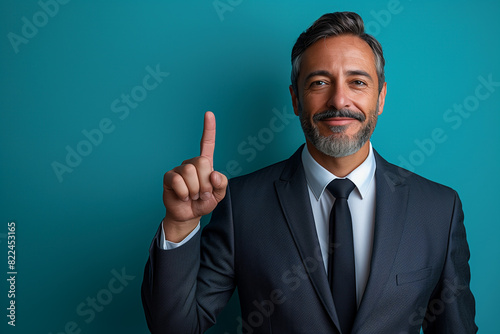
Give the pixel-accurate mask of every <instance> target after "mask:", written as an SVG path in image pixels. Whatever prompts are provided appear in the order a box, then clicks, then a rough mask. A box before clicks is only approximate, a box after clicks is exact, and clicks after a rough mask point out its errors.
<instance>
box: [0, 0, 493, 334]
mask: <svg viewBox="0 0 500 334" xmlns="http://www.w3.org/2000/svg"><path fill="white" fill-rule="evenodd" d="M44 1H46V2H44ZM60 1H61V2H63V1H62V0H60ZM66 2H67V3H65V4H60V5H59V6H58V8H56V7H55V6H53V5H52V6H48V7H47V6H45V7H46V11H47V12H49V14H50V15H48V14H43V12H42V10H43V9H42V7H43V6H41V5H40V4H39V3H38V2H37V1H35V0H29V1H21V2H20V1H13V0H4V1H2V3H1V4H0V36H1V39H0V48H1V63H0V66H1V81H0V140H1V151H0V152H1V153H0V154H1V155H0V161H1V167H0V182H1V187H0V197H1V201H0V249H1V252H0V254H2V255H0V259H2V260H1V261H2V264H1V268H4V269H2V273H1V274H0V275H1V276H0V277H2V278H1V280H0V281H1V283H0V291H2V292H1V293H0V309H1V310H3V311H1V312H0V313H1V317H0V319H3V320H1V324H0V328H1V329H0V331H1V332H2V333H5V332H7V333H35V332H36V333H54V334H55V333H60V332H63V333H64V332H71V331H75V332H78V331H77V330H75V328H77V329H78V330H81V332H82V333H145V332H147V328H146V324H145V320H144V316H143V311H142V307H141V302H140V284H141V281H142V271H143V266H144V264H145V261H146V259H147V254H148V253H147V252H148V247H149V243H150V241H151V238H152V237H153V235H154V233H155V230H156V228H157V226H158V224H159V223H160V220H161V218H162V217H163V214H164V209H163V205H162V200H161V193H162V176H163V173H164V172H166V171H167V170H168V169H170V168H172V167H174V166H175V165H177V164H179V163H180V162H181V161H182V160H184V159H186V158H189V157H192V156H195V155H197V154H198V149H199V147H198V141H199V138H200V135H201V129H202V121H203V113H204V112H205V111H206V110H212V111H214V112H215V113H216V116H217V122H218V123H217V131H218V135H217V148H216V156H215V167H216V169H218V170H221V171H225V172H228V173H229V174H231V173H232V174H235V175H239V174H243V173H247V172H251V171H253V170H255V169H257V168H260V167H262V166H265V165H268V164H270V163H272V162H275V161H278V160H281V159H284V158H287V157H288V156H289V155H290V154H292V153H293V152H294V151H295V149H296V148H297V146H298V145H300V144H301V143H302V142H303V136H302V132H301V129H300V126H299V123H298V120H297V119H293V120H290V119H289V115H291V114H292V107H291V103H290V98H289V94H288V85H289V73H290V65H289V55H290V51H291V48H292V46H293V43H294V41H295V39H296V38H297V36H298V35H299V34H300V32H301V31H302V30H304V29H305V28H306V27H307V26H309V25H310V24H311V23H312V22H313V21H314V20H315V19H316V18H318V17H319V16H320V15H321V14H323V13H325V12H331V11H338V10H353V11H357V12H359V13H360V14H361V15H362V17H363V18H364V20H365V23H366V24H367V26H368V31H369V32H371V33H372V34H374V35H375V36H376V37H377V38H378V39H379V40H380V41H381V43H382V45H383V47H384V51H385V57H386V62H387V66H386V78H387V82H388V95H387V100H386V107H385V110H384V113H383V115H382V116H381V117H380V119H379V124H378V128H377V130H376V131H375V135H374V137H373V144H374V146H375V147H376V148H377V150H378V151H379V152H380V153H381V154H382V155H383V156H385V158H387V159H388V160H389V161H392V162H395V163H398V164H400V165H404V166H405V167H406V168H411V169H413V170H415V171H416V172H417V173H419V174H422V175H423V176H426V177H428V178H430V179H432V180H436V181H439V182H441V183H444V184H447V185H449V186H452V187H454V188H455V189H456V190H457V191H458V192H459V194H460V195H461V198H462V201H463V204H464V211H465V215H466V227H467V232H468V238H469V242H470V247H471V251H472V257H471V260H470V265H471V268H472V289H473V292H474V293H475V296H476V300H477V313H478V314H477V323H478V325H479V327H480V332H481V333H495V332H496V330H497V329H498V324H497V318H498V316H497V315H498V311H499V307H498V298H500V288H499V284H498V277H499V276H500V266H499V262H498V259H499V258H500V246H499V242H498V239H499V235H500V225H499V218H498V214H497V212H496V208H497V206H498V200H499V196H498V191H497V190H498V188H499V187H500V182H499V177H498V165H499V163H500V159H499V158H500V155H499V149H498V145H499V143H500V140H499V139H500V131H499V130H498V126H499V122H500V83H499V82H500V62H499V61H498V59H500V44H499V43H498V33H499V32H500V21H499V20H498V14H499V13H500V4H499V3H498V1H478V2H475V4H473V3H472V2H469V1H441V2H439V3H436V2H431V1H411V0H400V1H395V0H390V1H378V2H376V3H374V2H373V1H358V2H356V4H352V3H350V2H348V1H316V2H315V3H314V5H312V4H310V3H311V2H306V1H286V2H285V1H274V2H272V3H270V2H269V1H248V0H220V1H218V2H216V4H218V6H219V10H217V9H216V7H215V6H214V1H213V0H206V1H197V2H191V1H168V2H167V1H124V0H122V1H106V2H100V1H99V2H98V1H67V0H66ZM41 3H42V4H43V3H54V1H49V0H42V1H41ZM224 5H225V6H224ZM387 14H389V15H387ZM33 23H35V24H36V25H33V26H31V25H32V24H33ZM37 25H38V27H37ZM152 71H153V72H154V71H159V72H161V73H160V74H159V75H157V80H154V79H153V78H152V77H146V76H147V75H148V74H149V73H150V72H152ZM145 77H146V82H145V83H143V80H144V78H145ZM484 80H486V81H488V80H490V81H493V82H494V83H495V84H490V85H487V86H485V85H484V83H483V82H484ZM144 84H145V85H146V86H147V87H146V88H148V89H146V88H145V87H144ZM478 86H481V87H480V88H477V87H478ZM122 94H123V95H122ZM126 95H130V96H131V98H130V101H129V102H128V104H127V102H126V101H125V100H122V99H125V98H126ZM455 105H456V106H455ZM460 105H462V106H463V107H462V110H463V112H462V114H460V113H457V112H456V111H454V108H455V110H458V108H460ZM277 113H279V114H280V115H282V116H281V117H282V118H283V119H284V120H285V121H283V123H282V124H283V128H282V130H280V131H274V132H270V131H269V130H265V128H269V123H270V121H271V119H273V117H275V116H276V115H277ZM99 127H100V130H99V132H102V136H100V135H99V134H98V132H97V131H94V129H97V128H99ZM84 133H87V134H88V133H90V134H91V137H92V138H93V142H94V143H93V144H92V143H91V142H90V141H89V140H88V139H87V138H86V136H85V134H84ZM433 133H434V137H433ZM436 134H438V135H437V136H436ZM259 135H260V137H259ZM249 136H250V137H251V136H256V137H257V138H260V139H259V141H260V145H261V146H259V147H260V149H261V150H256V149H254V154H253V153H250V151H245V149H247V150H248V149H249V148H250V147H251V146H250V142H249ZM85 140H87V142H85ZM89 143H90V144H89ZM238 147H240V149H238ZM71 150H75V151H76V152H77V153H78V151H80V154H79V155H80V159H78V157H76V156H75V153H72V154H70V156H69V157H67V155H68V152H69V151H71ZM67 158H68V159H69V160H68V161H66V159H67ZM228 163H229V165H228ZM63 165H65V166H66V167H63ZM54 166H56V167H57V170H58V172H57V173H56V172H55V170H54ZM70 170H71V172H70ZM57 174H59V177H58V176H57ZM10 221H15V223H16V270H17V272H18V274H17V277H16V297H15V301H16V327H15V328H12V327H11V326H8V325H7V320H8V319H7V318H6V314H7V311H6V308H7V307H8V305H9V304H8V303H9V300H10V299H8V297H7V291H8V289H9V286H8V285H7V281H6V278H8V277H7V271H8V268H7V233H8V230H7V224H8V222H10ZM117 277H120V279H121V280H119V279H117ZM93 299H96V300H97V302H96V303H97V304H98V305H97V306H94V308H92V306H91V304H92V300H93ZM237 308H238V307H237V302H236V300H235V299H233V300H232V301H231V304H230V305H229V307H228V308H226V309H225V310H224V313H223V314H222V315H221V317H220V325H218V326H217V327H216V328H214V329H213V330H211V333H224V332H227V333H236V327H237V324H238V321H237V315H238V310H237ZM4 313H5V314H4Z"/></svg>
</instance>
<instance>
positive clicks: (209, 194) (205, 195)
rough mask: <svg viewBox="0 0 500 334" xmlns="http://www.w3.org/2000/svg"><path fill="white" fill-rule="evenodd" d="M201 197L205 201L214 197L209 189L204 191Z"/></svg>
mask: <svg viewBox="0 0 500 334" xmlns="http://www.w3.org/2000/svg"><path fill="white" fill-rule="evenodd" d="M200 197H201V199H202V200H203V201H206V200H209V199H210V198H211V197H212V194H211V193H209V192H208V191H206V192H204V193H202V194H201V196H200Z"/></svg>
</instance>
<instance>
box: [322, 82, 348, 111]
mask: <svg viewBox="0 0 500 334" xmlns="http://www.w3.org/2000/svg"><path fill="white" fill-rule="evenodd" d="M327 104H328V107H329V108H330V107H333V108H335V109H337V110H340V109H344V108H349V107H351V104H352V102H351V100H350V99H349V94H348V89H347V87H345V86H344V85H342V84H335V85H332V87H331V91H330V97H329V99H328V101H327Z"/></svg>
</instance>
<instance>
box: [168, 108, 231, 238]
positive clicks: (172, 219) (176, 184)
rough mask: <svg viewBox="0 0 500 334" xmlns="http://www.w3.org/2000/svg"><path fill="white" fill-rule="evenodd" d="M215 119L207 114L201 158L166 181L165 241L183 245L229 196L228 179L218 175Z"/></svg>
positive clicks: (170, 174)
mask: <svg viewBox="0 0 500 334" xmlns="http://www.w3.org/2000/svg"><path fill="white" fill-rule="evenodd" d="M214 149H215V115H214V114H213V113H212V112H210V111H208V112H206V113H205V122H204V125H203V135H202V137H201V142H200V156H198V157H196V158H192V159H189V160H186V161H183V162H182V165H180V166H177V167H175V168H174V169H172V170H170V171H168V172H167V173H165V176H164V177H163V204H164V205H165V208H166V210H167V213H166V215H165V218H164V219H163V229H164V231H165V239H167V240H169V241H172V242H180V241H182V240H183V239H184V238H185V237H186V236H187V235H188V234H189V233H191V231H192V230H193V229H194V228H195V227H196V226H197V225H198V222H199V221H200V219H201V216H203V215H206V214H209V213H210V212H212V211H213V210H214V209H215V207H216V206H217V204H219V202H220V201H221V200H222V199H223V198H224V196H225V195H226V187H227V178H226V176H225V175H224V174H222V173H219V172H216V171H214V169H213V157H214Z"/></svg>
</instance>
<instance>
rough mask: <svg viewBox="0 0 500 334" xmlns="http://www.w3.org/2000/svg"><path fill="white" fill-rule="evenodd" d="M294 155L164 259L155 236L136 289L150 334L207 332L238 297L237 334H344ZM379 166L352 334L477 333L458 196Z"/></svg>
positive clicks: (235, 189)
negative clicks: (365, 272)
mask: <svg viewBox="0 0 500 334" xmlns="http://www.w3.org/2000/svg"><path fill="white" fill-rule="evenodd" d="M301 151H302V148H299V150H297V152H295V154H294V155H293V156H292V157H291V158H289V159H288V160H285V161H282V162H279V163H277V164H274V165H272V166H269V167H266V168H264V169H262V170H259V171H257V172H254V173H252V174H249V175H245V176H242V177H237V178H234V179H231V180H230V182H229V186H228V189H227V194H226V197H225V198H224V200H223V201H221V203H219V205H218V206H217V208H216V209H215V210H214V212H213V213H212V218H211V221H210V223H209V224H208V225H207V226H206V227H205V228H204V229H203V232H201V233H200V232H199V233H198V234H197V235H196V236H195V237H193V238H192V239H191V240H190V241H188V242H187V243H186V244H184V245H183V246H181V247H179V248H177V249H174V250H168V251H165V250H161V249H160V247H159V232H160V231H161V229H159V230H158V233H157V235H156V236H155V238H154V240H153V242H152V245H151V248H150V257H149V260H148V262H147V264H146V269H145V273H144V280H143V285H142V299H143V306H144V310H145V314H146V319H147V323H148V326H149V329H150V330H151V332H152V333H202V332H203V331H205V330H206V329H208V328H209V327H210V326H212V325H213V324H214V323H215V320H216V316H217V314H218V313H219V311H221V309H222V308H223V307H224V305H225V304H226V303H227V301H228V300H229V298H230V297H231V295H232V293H233V291H234V289H235V288H238V292H239V298H240V305H241V313H242V321H241V322H242V323H241V329H242V333H315V334H319V333H329V334H331V333H341V332H340V329H339V322H338V318H337V314H336V310H335V308H336V306H335V305H334V303H333V299H332V295H331V290H330V287H329V285H328V278H327V273H326V272H325V269H324V266H323V261H322V257H321V251H320V247H319V241H318V237H317V234H316V228H315V224H314V221H313V214H312V210H311V207H310V201H309V197H308V196H309V195H308V191H307V183H306V179H305V175H304V169H303V166H302V161H301ZM375 158H376V164H377V167H376V172H375V178H376V214H375V230H374V241H373V251H372V259H371V269H370V276H369V279H368V282H367V285H366V289H365V292H364V295H363V298H362V300H361V303H360V305H359V308H358V312H357V315H356V319H355V322H354V327H353V330H352V333H369V334H373V333H384V334H386V333H397V334H403V333H405V334H406V333H419V332H420V328H423V329H424V332H425V333H439V334H446V333H453V334H460V333H476V331H477V327H476V325H475V323H474V316H475V301H474V297H473V295H472V293H471V291H470V289H469V282H470V269H469V265H468V260H469V248H468V245H467V241H466V235H465V228H464V224H463V212H462V207H461V202H460V199H459V198H458V195H457V193H456V192H455V191H454V190H452V189H450V188H448V187H445V186H442V185H439V184H437V183H434V182H431V181H429V180H427V179H424V178H422V177H420V176H418V175H416V174H413V173H411V172H408V171H406V170H404V169H401V168H399V167H397V166H395V165H392V164H389V163H388V162H387V161H385V160H384V159H383V158H382V157H380V155H378V153H377V152H375ZM200 234H201V235H200ZM200 239H201V240H200Z"/></svg>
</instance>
